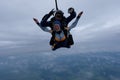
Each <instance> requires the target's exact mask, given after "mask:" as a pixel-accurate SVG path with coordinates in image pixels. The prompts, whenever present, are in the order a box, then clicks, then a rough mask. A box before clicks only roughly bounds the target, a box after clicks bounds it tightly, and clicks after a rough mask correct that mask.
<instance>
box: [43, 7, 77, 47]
mask: <svg viewBox="0 0 120 80" xmlns="http://www.w3.org/2000/svg"><path fill="white" fill-rule="evenodd" d="M54 13H55V16H54V17H52V18H51V20H50V21H48V19H49V18H50V16H51V15H53V14H54ZM68 13H69V14H70V16H68V17H67V18H66V17H65V16H64V13H63V12H62V11H61V10H57V11H56V12H55V11H54V9H52V10H51V11H50V12H49V13H48V14H46V15H45V16H44V19H42V21H41V25H42V26H43V27H48V26H49V27H50V28H51V29H52V30H53V23H54V21H60V23H61V29H62V30H65V27H67V25H68V23H69V22H70V21H72V20H73V19H74V18H75V17H76V12H75V10H74V8H72V7H71V8H69V9H68ZM53 39H54V33H52V37H51V40H50V45H53V44H54V41H53ZM70 39H71V41H70V43H71V44H74V42H73V39H72V35H70Z"/></svg>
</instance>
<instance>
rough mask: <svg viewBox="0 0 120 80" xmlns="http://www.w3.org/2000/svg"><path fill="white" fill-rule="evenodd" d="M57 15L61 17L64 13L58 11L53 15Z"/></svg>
mask: <svg viewBox="0 0 120 80" xmlns="http://www.w3.org/2000/svg"><path fill="white" fill-rule="evenodd" d="M57 14H59V15H61V16H62V17H63V14H64V13H63V12H62V11H61V10H58V11H56V13H55V15H57Z"/></svg>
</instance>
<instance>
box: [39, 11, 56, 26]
mask: <svg viewBox="0 0 120 80" xmlns="http://www.w3.org/2000/svg"><path fill="white" fill-rule="evenodd" d="M54 12H55V11H54V9H52V10H51V11H50V12H49V13H48V14H46V15H45V16H44V17H43V18H42V20H41V22H40V24H41V25H42V26H43V27H47V26H50V21H47V20H48V19H49V18H50V16H51V15H53V14H54Z"/></svg>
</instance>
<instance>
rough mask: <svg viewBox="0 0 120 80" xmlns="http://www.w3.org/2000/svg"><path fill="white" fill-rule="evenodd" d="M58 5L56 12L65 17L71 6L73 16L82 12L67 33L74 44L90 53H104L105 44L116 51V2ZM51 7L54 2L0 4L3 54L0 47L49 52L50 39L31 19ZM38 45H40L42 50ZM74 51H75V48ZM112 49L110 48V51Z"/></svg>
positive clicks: (16, 0) (80, 1) (86, 0)
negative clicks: (46, 50) (93, 50)
mask: <svg viewBox="0 0 120 80" xmlns="http://www.w3.org/2000/svg"><path fill="white" fill-rule="evenodd" d="M58 2H59V4H58V5H59V8H60V9H62V10H63V11H64V12H65V16H68V15H69V14H68V13H67V9H68V8H69V7H71V6H72V7H74V8H75V10H76V12H77V13H78V12H79V11H81V10H83V11H84V14H83V16H82V17H81V19H80V21H79V23H78V25H77V27H76V28H74V29H73V30H72V31H71V33H72V34H73V37H74V39H75V42H76V43H78V44H82V46H83V47H84V48H85V47H86V46H89V47H88V48H87V47H86V48H87V49H91V48H90V47H91V46H92V47H93V49H98V48H99V46H102V47H105V49H107V48H108V44H110V46H113V47H116V46H117V48H116V49H119V47H120V46H119V40H120V38H119V34H120V32H119V31H120V28H119V26H120V23H119V21H120V16H119V14H120V10H119V9H118V7H119V3H120V1H119V0H114V1H112V0H111V1H109V0H106V1H103V0H102V1H94V2H93V1H89V0H84V1H83V0H78V1H74V0H70V1H68V0H65V1H62V2H61V1H58ZM48 6H49V7H48ZM54 7H55V4H54V1H53V2H51V0H47V2H46V0H44V1H40V0H35V1H28V0H12V1H10V2H9V3H8V1H7V0H4V1H1V3H0V12H1V15H0V17H1V18H0V28H1V29H0V43H1V44H0V46H2V49H1V50H4V49H3V46H5V47H6V48H8V47H9V46H14V48H16V49H17V50H16V52H17V51H21V50H22V49H26V50H28V51H32V50H33V51H35V50H38V51H39V48H40V50H43V49H44V48H46V47H47V48H50V46H48V45H49V39H50V37H51V35H50V34H49V33H46V32H43V31H42V30H41V29H40V28H39V27H38V26H37V25H36V24H35V23H34V22H33V20H32V18H33V17H37V18H38V19H39V20H41V18H42V16H44V14H46V13H48V12H49V11H50V10H51V9H52V8H54ZM69 25H70V24H69ZM78 33H79V34H78ZM46 42H47V43H46ZM38 43H39V44H38ZM44 43H45V45H44ZM37 44H38V45H37ZM101 44H102V45H101ZM40 45H44V48H43V47H41V46H40ZM84 45H85V46H84ZM29 46H31V47H29ZM38 47H39V48H38ZM74 47H77V46H76V44H75V45H74ZM74 47H73V48H74ZM14 48H13V49H14ZM27 48H28V49H27ZM78 48H82V47H79V46H78ZM13 49H12V50H13ZM30 49H32V50H30ZM108 49H110V48H108ZM108 49H107V50H108ZM116 49H115V48H113V50H116ZM22 51H23V50H22Z"/></svg>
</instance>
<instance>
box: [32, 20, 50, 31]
mask: <svg viewBox="0 0 120 80" xmlns="http://www.w3.org/2000/svg"><path fill="white" fill-rule="evenodd" d="M33 20H34V21H35V23H36V24H37V25H38V26H39V27H40V28H41V29H42V30H43V31H45V32H49V33H51V30H50V29H48V28H47V27H43V26H42V25H41V24H40V23H39V21H38V20H37V19H36V18H33Z"/></svg>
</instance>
